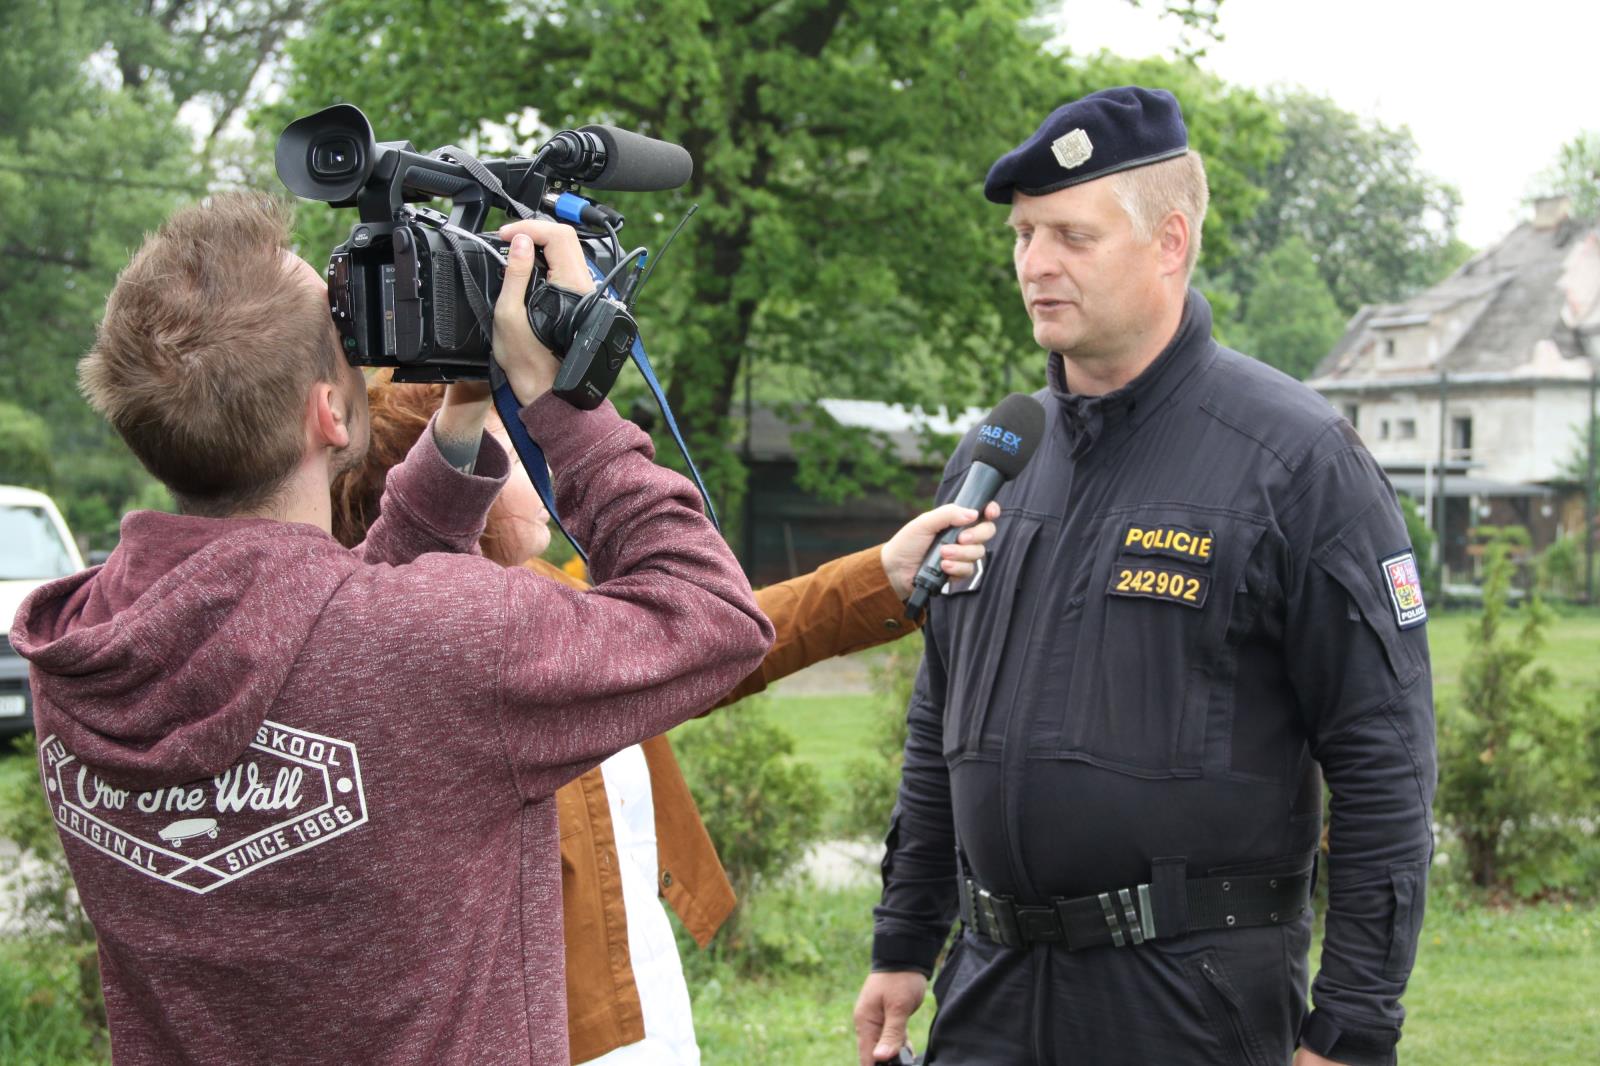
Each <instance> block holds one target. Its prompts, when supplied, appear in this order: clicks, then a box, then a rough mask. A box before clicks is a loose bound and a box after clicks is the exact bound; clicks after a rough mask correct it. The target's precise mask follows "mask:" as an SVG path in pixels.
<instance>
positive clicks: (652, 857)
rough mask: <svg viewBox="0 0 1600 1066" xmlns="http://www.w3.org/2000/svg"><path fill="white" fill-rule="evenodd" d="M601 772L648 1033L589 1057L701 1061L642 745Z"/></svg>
mask: <svg viewBox="0 0 1600 1066" xmlns="http://www.w3.org/2000/svg"><path fill="white" fill-rule="evenodd" d="M600 774H601V776H602V777H603V778H604V779H605V783H606V800H607V802H608V803H609V804H610V807H611V828H612V831H613V832H614V833H615V834H616V838H617V858H618V860H619V861H620V862H621V865H622V902H623V907H624V909H625V910H626V912H627V916H628V954H629V955H631V956H632V961H633V980H634V984H635V986H637V988H638V989H639V1003H640V1006H642V1007H643V1008H644V1039H643V1040H641V1041H639V1042H638V1043H637V1044H629V1045H628V1046H626V1047H620V1048H617V1049H616V1050H615V1051H611V1052H609V1053H607V1054H605V1055H602V1056H600V1057H599V1058H598V1059H591V1060H590V1061H591V1062H593V1063H598V1064H602V1066H700V1048H699V1046H698V1045H697V1044H696V1043H695V1039H694V1016H693V1014H692V1013H691V1012H690V1007H689V984H688V982H687V981H686V980H684V976H683V962H682V960H680V959H679V958H678V943H677V941H676V940H675V939H674V938H673V935H672V923H671V922H670V921H669V920H668V918H667V912H666V909H665V904H663V902H662V901H661V898H660V889H659V887H658V886H657V883H656V877H657V874H658V870H659V867H658V864H657V860H656V808H655V803H654V802H653V799H652V797H651V794H650V767H649V764H648V763H646V762H645V758H644V749H643V748H640V747H638V746H637V745H635V746H634V747H631V748H624V749H623V750H622V751H619V752H617V754H615V755H613V756H611V758H609V759H607V760H606V761H605V762H603V763H601V764H600Z"/></svg>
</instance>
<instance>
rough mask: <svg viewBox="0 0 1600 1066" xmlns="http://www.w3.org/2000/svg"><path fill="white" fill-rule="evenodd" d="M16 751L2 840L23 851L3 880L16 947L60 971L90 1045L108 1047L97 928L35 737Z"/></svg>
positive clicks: (0, 788) (37, 963) (2, 861)
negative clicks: (81, 900) (48, 791)
mask: <svg viewBox="0 0 1600 1066" xmlns="http://www.w3.org/2000/svg"><path fill="white" fill-rule="evenodd" d="M16 748H17V751H18V752H19V753H20V754H21V755H22V756H23V758H22V759H16V760H7V762H8V765H5V766H4V767H3V770H4V771H5V772H4V773H0V839H3V840H9V841H11V842H12V843H13V844H15V845H16V846H17V850H16V851H15V852H0V879H3V880H4V881H6V882H8V883H9V886H10V895H11V896H12V898H13V899H14V900H16V901H17V904H18V909H17V914H16V916H15V921H16V925H17V927H18V936H17V939H16V946H17V948H18V952H19V954H20V956H21V957H22V958H24V959H25V960H28V961H29V962H30V963H31V965H32V967H33V968H34V970H35V972H37V973H42V974H50V975H52V982H53V986H52V987H55V988H65V989H67V993H66V994H67V995H68V996H69V998H70V1000H71V1002H72V1007H73V1010H74V1011H75V1013H76V1014H77V1016H78V1018H79V1020H80V1021H81V1023H82V1025H83V1027H84V1028H85V1030H86V1031H87V1032H88V1034H89V1039H90V1042H92V1043H94V1044H95V1045H97V1046H100V1047H106V1046H109V1039H110V1038H109V1035H108V1034H107V1031H106V1007H105V1001H104V1000H103V999H102V998H101V995H100V963H99V957H98V954H97V950H96V946H95V936H94V926H92V925H91V924H89V918H88V916H87V915H85V914H84V913H83V908H82V907H80V906H79V905H78V896H77V891H76V889H75V888H74V887H73V884H72V873H71V871H70V870H69V869H68V868H67V856H66V853H65V852H63V851H62V850H61V840H60V838H59V837H57V836H56V828H55V822H54V819H52V818H51V816H50V806H49V804H48V803H46V802H45V798H44V790H43V789H42V788H41V787H40V785H39V777H38V772H37V767H38V765H39V763H38V754H37V752H36V751H35V748H34V743H33V738H32V737H31V736H26V737H22V738H19V739H18V740H17V742H16ZM64 974H65V976H63V975H64ZM52 995H54V993H52Z"/></svg>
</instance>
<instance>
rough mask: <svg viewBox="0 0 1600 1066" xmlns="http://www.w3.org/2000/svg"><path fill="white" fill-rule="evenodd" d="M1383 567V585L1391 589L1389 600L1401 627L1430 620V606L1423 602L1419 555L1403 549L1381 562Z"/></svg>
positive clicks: (1416, 624) (1405, 627)
mask: <svg viewBox="0 0 1600 1066" xmlns="http://www.w3.org/2000/svg"><path fill="white" fill-rule="evenodd" d="M1379 565H1380V566H1381V567H1382V568H1383V585H1384V587H1385V588H1387V589H1388V590H1389V602H1390V603H1391V604H1393V605H1394V616H1395V621H1396V622H1398V623H1399V625H1400V628H1401V629H1410V628H1412V627H1413V626H1420V625H1421V624H1422V623H1424V622H1426V621H1427V620H1428V607H1427V605H1426V604H1425V603H1423V602H1422V575H1421V574H1419V573H1418V572H1417V557H1416V555H1415V554H1414V553H1413V552H1410V551H1403V552H1400V553H1399V554H1398V555H1391V556H1389V558H1387V559H1385V560H1383V562H1382V563H1380V564H1379Z"/></svg>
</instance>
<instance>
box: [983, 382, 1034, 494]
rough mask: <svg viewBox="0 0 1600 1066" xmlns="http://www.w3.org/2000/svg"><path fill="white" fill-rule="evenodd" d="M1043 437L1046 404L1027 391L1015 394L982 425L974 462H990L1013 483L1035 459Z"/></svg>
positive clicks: (991, 412)
mask: <svg viewBox="0 0 1600 1066" xmlns="http://www.w3.org/2000/svg"><path fill="white" fill-rule="evenodd" d="M1042 436H1044V405H1043V404H1041V403H1040V402H1039V401H1038V400H1036V399H1034V398H1033V397H1032V396H1029V395H1028V394H1027V393H1025V392H1013V393H1012V394H1011V395H1010V396H1007V397H1006V398H1005V399H1003V400H1001V401H1000V402H999V403H997V404H995V407H994V410H993V411H990V412H989V417H988V418H985V419H984V420H983V422H982V423H980V424H979V426H978V440H977V443H976V444H975V445H974V446H973V449H972V459H973V461H974V462H978V463H988V464H989V465H990V466H992V467H994V468H995V469H996V470H998V471H1000V473H1001V474H1003V475H1004V476H1005V479H1006V480H1007V481H1010V480H1011V479H1012V478H1014V477H1016V476H1017V475H1018V474H1020V473H1021V472H1022V468H1023V467H1025V466H1027V465H1028V460H1029V459H1032V458H1033V453H1034V452H1035V451H1037V450H1038V448H1039V438H1041V437H1042Z"/></svg>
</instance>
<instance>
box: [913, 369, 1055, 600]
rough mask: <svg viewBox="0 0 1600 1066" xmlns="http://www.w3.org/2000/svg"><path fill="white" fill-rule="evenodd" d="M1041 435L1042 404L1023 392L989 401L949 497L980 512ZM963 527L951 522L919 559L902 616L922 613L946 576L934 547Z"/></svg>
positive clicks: (1023, 463)
mask: <svg viewBox="0 0 1600 1066" xmlns="http://www.w3.org/2000/svg"><path fill="white" fill-rule="evenodd" d="M1043 435H1044V405H1043V404H1041V403H1040V402H1039V401H1038V400H1036V399H1034V398H1033V397H1032V396H1029V395H1028V394H1027V393H1023V392H1013V393H1012V394H1011V395H1010V396H1007V397H1006V398H1005V399H1003V400H1001V401H1000V402H999V403H998V404H996V405H995V408H994V410H993V411H990V412H989V417H988V418H986V419H984V420H983V424H982V425H980V426H979V427H978V439H977V441H976V443H974V444H973V447H972V466H971V467H970V468H969V469H968V470H967V477H966V480H965V481H963V482H962V483H961V491H960V492H958V493H956V498H955V499H954V500H953V501H951V502H953V503H956V504H958V505H960V506H962V507H970V508H971V509H972V510H974V511H977V512H978V514H979V516H980V517H981V516H982V515H983V509H984V508H985V507H987V506H989V501H990V500H993V499H994V497H995V494H996V493H998V492H999V491H1000V486H1001V485H1004V484H1005V483H1006V482H1007V481H1010V480H1011V479H1012V478H1014V477H1016V476H1017V475H1018V474H1020V473H1021V472H1022V468H1023V467H1025V466H1027V465H1028V460H1029V459H1032V458H1033V453H1034V452H1035V451H1036V450H1038V447H1039V438H1040V437H1042V436H1043ZM964 528H965V527H964V526H951V527H950V528H949V529H947V530H945V531H944V532H943V533H941V534H939V537H938V539H937V540H935V541H934V542H933V547H932V548H930V549H928V554H927V555H926V556H924V557H923V560H922V566H921V568H920V569H918V570H917V576H916V578H915V579H914V580H913V581H912V589H911V596H910V597H909V598H908V599H907V600H906V617H907V618H910V619H912V620H913V621H915V620H917V619H919V618H921V617H922V612H923V611H924V610H926V609H927V606H928V597H929V596H932V595H933V594H934V593H935V592H938V591H939V590H940V589H941V588H943V587H944V584H945V582H946V581H948V580H949V578H947V577H946V576H945V573H944V571H943V570H941V569H940V568H939V549H940V548H942V547H944V546H945V545H946V544H951V543H954V541H955V539H956V538H957V537H958V536H960V535H961V530H962V529H964Z"/></svg>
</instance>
